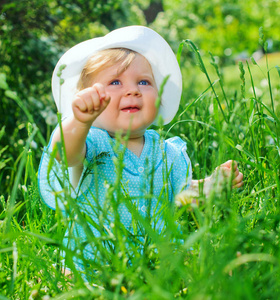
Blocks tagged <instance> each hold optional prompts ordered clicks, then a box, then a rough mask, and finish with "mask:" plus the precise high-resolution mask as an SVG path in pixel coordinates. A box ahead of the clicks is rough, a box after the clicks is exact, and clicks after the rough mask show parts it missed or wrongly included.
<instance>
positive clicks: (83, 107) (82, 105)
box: [73, 96, 87, 112]
mask: <svg viewBox="0 0 280 300" xmlns="http://www.w3.org/2000/svg"><path fill="white" fill-rule="evenodd" d="M73 106H74V108H77V109H79V110H80V111H81V112H86V111H87V105H86V103H85V101H84V99H83V98H81V97H80V96H77V97H76V99H75V102H74V103H73Z"/></svg>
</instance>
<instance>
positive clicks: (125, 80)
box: [93, 54, 158, 138]
mask: <svg viewBox="0 0 280 300" xmlns="http://www.w3.org/2000/svg"><path fill="white" fill-rule="evenodd" d="M118 69H119V64H117V65H114V66H112V67H109V68H107V69H104V70H102V71H100V72H99V73H98V74H97V75H96V76H95V78H94V81H93V83H97V82H98V83H101V84H102V85H104V87H105V91H106V92H107V93H108V94H109V95H110V97H111V101H110V103H109V105H108V106H107V108H106V109H105V110H104V111H103V112H102V113H101V114H100V115H99V116H98V117H97V119H96V120H95V121H94V123H93V126H96V127H99V128H102V129H105V130H107V131H108V133H109V134H110V135H111V136H114V135H115V132H116V131H119V130H123V132H124V133H126V132H127V130H130V137H131V138H136V137H140V136H142V135H143V134H144V132H145V130H146V129H147V128H148V127H149V126H150V125H151V124H152V123H153V122H154V120H155V118H156V116H157V109H156V107H155V103H156V99H157V96H158V90H157V87H156V83H155V80H154V76H153V72H152V69H151V66H150V64H149V62H148V61H147V60H146V59H145V58H144V57H143V56H142V55H140V54H137V55H136V57H135V59H134V60H133V61H132V63H131V64H130V66H129V67H128V68H127V69H126V70H125V71H124V72H123V73H121V74H119V75H118Z"/></svg>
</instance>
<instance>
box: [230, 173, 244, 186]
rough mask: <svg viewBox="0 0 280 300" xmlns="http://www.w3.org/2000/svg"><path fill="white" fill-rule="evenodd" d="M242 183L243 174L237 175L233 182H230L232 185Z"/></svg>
mask: <svg viewBox="0 0 280 300" xmlns="http://www.w3.org/2000/svg"><path fill="white" fill-rule="evenodd" d="M242 181H243V174H242V173H239V174H238V176H237V177H235V178H234V180H233V181H232V184H233V185H235V184H239V183H240V182H242Z"/></svg>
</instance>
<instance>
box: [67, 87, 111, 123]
mask: <svg viewBox="0 0 280 300" xmlns="http://www.w3.org/2000/svg"><path fill="white" fill-rule="evenodd" d="M110 99H111V98H110V96H109V95H108V93H106V92H105V88H104V86H103V85H102V84H101V83H95V84H94V85H93V86H91V87H89V88H86V89H84V90H82V91H80V92H78V93H77V94H76V95H75V98H74V100H73V103H72V110H73V113H74V117H75V119H76V120H78V121H79V122H81V123H86V124H91V123H92V122H93V121H94V120H95V119H96V118H97V117H98V116H99V115H100V114H101V113H102V112H103V110H104V109H105V108H106V107H107V105H108V104H109V102H110Z"/></svg>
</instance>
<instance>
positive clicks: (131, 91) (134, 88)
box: [126, 84, 142, 96]
mask: <svg viewBox="0 0 280 300" xmlns="http://www.w3.org/2000/svg"><path fill="white" fill-rule="evenodd" d="M141 95H142V93H141V91H140V89H139V86H138V84H131V85H129V86H128V87H127V91H126V96H141Z"/></svg>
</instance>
